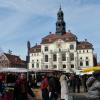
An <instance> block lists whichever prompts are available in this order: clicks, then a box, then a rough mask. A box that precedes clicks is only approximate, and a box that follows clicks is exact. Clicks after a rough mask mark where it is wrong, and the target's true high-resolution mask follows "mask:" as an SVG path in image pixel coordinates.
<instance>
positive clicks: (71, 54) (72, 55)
mask: <svg viewBox="0 0 100 100" xmlns="http://www.w3.org/2000/svg"><path fill="white" fill-rule="evenodd" d="M73 60H74V54H73V53H70V61H73Z"/></svg>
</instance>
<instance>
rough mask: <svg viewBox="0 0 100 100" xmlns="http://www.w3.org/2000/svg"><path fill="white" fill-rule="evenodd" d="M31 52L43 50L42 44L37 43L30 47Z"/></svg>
mask: <svg viewBox="0 0 100 100" xmlns="http://www.w3.org/2000/svg"><path fill="white" fill-rule="evenodd" d="M29 52H30V53H36V52H41V45H37V44H36V45H35V46H34V47H32V48H30V50H29Z"/></svg>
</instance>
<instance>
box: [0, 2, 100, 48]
mask: <svg viewBox="0 0 100 100" xmlns="http://www.w3.org/2000/svg"><path fill="white" fill-rule="evenodd" d="M97 1H98V3H97ZM97 1H96V2H95V3H94V0H91V1H90V2H89V1H87V0H62V1H59V0H0V8H6V9H8V10H6V9H5V10H4V11H5V15H2V16H5V17H3V18H2V19H0V40H1V41H0V44H2V43H5V42H8V41H12V40H13V44H14V43H15V44H16V43H17V41H14V39H15V40H16V39H21V38H22V41H25V40H27V39H28V40H29V39H32V36H35V38H36V37H37V40H38V37H39V34H42V35H44V33H45V34H46V32H47V31H49V30H51V31H52V30H54V29H51V28H52V25H51V24H50V23H53V22H56V13H57V11H58V9H59V6H60V2H61V3H62V9H63V11H64V14H65V21H66V26H67V29H71V30H72V32H74V33H77V35H78V38H79V39H80V38H81V39H84V38H85V37H87V39H88V40H90V41H92V42H93V43H94V45H96V43H95V42H94V39H96V38H97V39H96V40H95V41H96V42H98V41H99V38H98V36H99V34H98V33H100V29H99V26H100V21H99V18H100V11H99V9H100V3H99V0H97ZM1 10H2V9H1ZM6 12H7V13H11V14H10V15H9V14H8V15H6ZM32 16H33V19H32ZM44 18H45V20H46V21H44ZM46 18H47V19H46ZM49 19H51V20H49ZM31 20H32V21H33V23H32V24H30V23H28V21H31ZM26 24H27V25H26ZM54 24H55V23H53V26H54ZM30 25H34V26H33V28H32V27H31V28H27V32H26V30H25V32H24V29H25V27H29V26H30ZM28 29H29V32H32V33H30V34H31V35H30V34H29V32H28ZM21 32H23V33H21ZM40 32H41V33H40ZM22 34H23V35H22ZM24 34H25V36H24ZM28 34H29V35H30V36H28ZM42 35H40V36H42ZM5 37H7V38H5ZM23 38H25V39H24V40H23ZM41 38H42V37H41ZM9 45H10V43H9ZM9 45H8V47H9ZM20 45H23V44H20ZM13 46H14V45H13ZM10 47H11V46H10ZM3 48H4V46H3ZM14 48H16V47H15V46H14ZM23 48H24V46H23Z"/></svg>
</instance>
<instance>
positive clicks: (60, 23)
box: [56, 6, 66, 35]
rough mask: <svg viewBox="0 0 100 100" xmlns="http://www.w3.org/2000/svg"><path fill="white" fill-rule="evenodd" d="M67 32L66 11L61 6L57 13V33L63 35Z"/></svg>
mask: <svg viewBox="0 0 100 100" xmlns="http://www.w3.org/2000/svg"><path fill="white" fill-rule="evenodd" d="M65 32H66V23H65V22H64V13H63V11H62V9H61V6H60V8H59V11H58V13H57V22H56V35H63V34H65Z"/></svg>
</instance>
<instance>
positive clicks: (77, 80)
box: [76, 75, 81, 93]
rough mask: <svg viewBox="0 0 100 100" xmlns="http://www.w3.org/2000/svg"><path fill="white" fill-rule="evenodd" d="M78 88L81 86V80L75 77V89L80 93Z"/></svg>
mask: <svg viewBox="0 0 100 100" xmlns="http://www.w3.org/2000/svg"><path fill="white" fill-rule="evenodd" d="M80 86H81V79H80V77H79V76H78V75H77V76H76V88H77V92H78V93H80Z"/></svg>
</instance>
